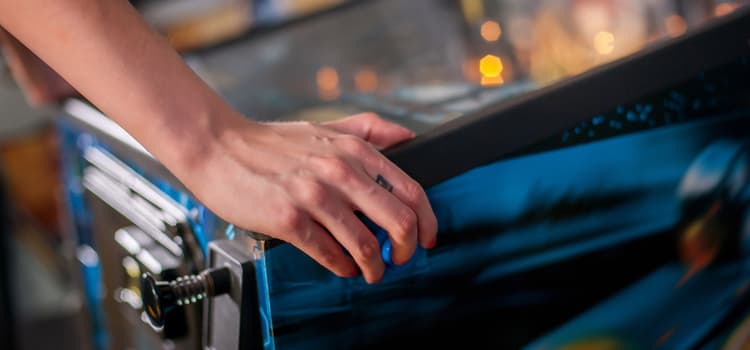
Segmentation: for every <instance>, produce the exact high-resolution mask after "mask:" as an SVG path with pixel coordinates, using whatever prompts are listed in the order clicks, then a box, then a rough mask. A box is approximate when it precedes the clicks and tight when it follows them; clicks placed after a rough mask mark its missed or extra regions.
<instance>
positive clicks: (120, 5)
mask: <svg viewBox="0 0 750 350" xmlns="http://www.w3.org/2000/svg"><path fill="white" fill-rule="evenodd" d="M0 26H1V27H3V28H5V29H6V30H7V31H8V32H9V33H11V34H12V35H13V36H14V37H15V38H17V39H18V41H19V42H21V43H23V44H24V45H25V46H26V47H28V48H29V49H30V50H31V51H32V52H33V53H34V54H36V56H38V57H39V58H40V59H41V60H43V61H44V62H46V63H47V64H48V65H49V66H50V67H52V69H54V70H55V71H56V72H57V73H59V74H60V75H61V76H62V77H63V78H64V79H65V80H66V81H67V82H69V83H70V85H72V86H73V87H75V88H76V90H77V91H78V92H79V93H81V94H82V95H83V96H85V97H86V98H87V99H88V100H89V101H91V102H92V103H93V104H95V105H96V106H97V107H98V108H99V109H101V110H102V111H103V112H104V113H105V114H107V115H108V116H109V117H111V118H112V119H113V120H114V121H116V122H117V123H118V124H120V125H121V126H122V127H123V128H124V129H125V130H127V131H128V132H129V133H130V134H131V135H133V137H135V138H136V139H137V140H138V141H139V142H140V143H141V144H142V145H143V146H144V147H145V148H146V149H148V150H149V152H150V153H151V154H152V155H154V156H155V157H156V158H157V159H158V160H159V161H160V162H161V163H163V164H164V165H165V166H166V167H167V168H168V169H169V170H170V171H171V172H172V173H173V174H174V175H175V176H176V177H177V178H178V179H179V180H180V181H182V182H183V184H184V185H185V186H186V187H187V188H188V189H190V191H191V192H192V193H193V194H194V195H195V196H196V197H197V198H198V199H199V200H200V201H201V202H202V203H203V204H205V205H206V206H207V207H208V208H209V209H211V210H212V211H213V212H214V213H216V214H217V215H219V216H220V217H222V218H223V219H225V220H226V221H228V222H231V223H234V224H235V225H237V226H239V227H242V228H245V229H248V230H251V231H256V232H261V233H264V234H267V235H270V236H272V237H275V238H278V239H281V240H284V241H287V242H289V243H291V244H293V245H295V246H296V247H298V248H299V249H301V250H302V251H304V252H305V253H306V254H308V255H309V256H310V257H312V258H313V259H315V260H316V261H317V262H318V263H320V264H321V265H323V266H325V267H326V268H328V269H329V270H331V271H332V272H333V273H334V274H336V275H338V276H342V277H354V276H357V275H358V274H359V273H361V274H362V275H363V276H364V278H365V280H366V281H367V282H368V283H375V282H377V281H379V280H380V279H381V278H382V275H383V271H384V269H385V265H384V263H383V261H382V258H381V257H380V249H379V245H378V242H377V240H376V239H375V237H374V235H373V234H372V233H371V232H370V231H369V230H368V229H367V228H366V226H365V225H364V224H363V223H362V222H361V221H360V220H359V219H358V218H357V216H356V215H355V212H357V211H359V212H362V213H363V214H365V215H366V216H367V217H369V218H370V219H372V220H373V221H374V222H376V223H377V224H378V225H379V226H381V227H383V228H384V229H385V230H386V231H388V233H389V236H390V240H391V241H392V244H393V256H392V259H393V260H394V262H395V263H404V262H406V261H408V259H409V258H410V257H411V255H412V254H413V253H414V250H415V249H416V246H417V244H419V245H421V246H422V247H424V248H428V249H429V248H432V247H434V245H435V243H436V231H437V221H436V219H435V216H434V214H433V212H432V209H431V207H430V204H429V202H428V200H427V196H426V195H425V193H424V190H423V189H422V188H421V186H420V185H419V184H418V183H417V182H415V181H414V180H413V179H411V178H410V177H409V176H408V175H407V174H405V173H404V172H403V171H401V170H400V169H399V168H398V167H396V166H395V165H394V164H393V163H391V162H390V161H389V160H388V159H387V158H385V157H384V156H383V155H382V154H381V153H380V152H379V151H378V148H385V147H388V146H391V145H393V144H396V143H400V142H403V141H405V140H408V139H410V138H413V137H414V134H413V133H412V132H411V131H409V130H407V129H405V128H403V127H401V126H398V125H396V124H393V123H390V122H387V121H384V120H383V119H380V118H379V117H377V116H376V115H374V114H370V113H365V114H361V115H356V116H352V117H349V118H344V119H342V120H338V121H335V122H331V123H327V124H312V123H305V122H296V123H257V122H252V121H250V120H249V119H247V118H245V117H244V116H242V115H241V114H240V113H238V112H237V111H235V110H233V109H232V108H231V107H230V106H229V105H228V104H227V103H226V102H225V101H224V100H222V98H221V97H219V96H218V95H217V94H216V93H215V92H214V91H213V90H212V89H211V88H209V87H208V86H207V85H206V84H205V83H204V82H203V81H202V80H201V79H200V78H199V77H198V76H197V75H196V74H194V72H193V71H192V70H191V69H190V68H189V67H188V66H187V65H186V64H185V63H184V62H183V60H182V59H181V57H180V56H179V55H178V54H177V53H176V52H175V51H174V50H173V49H172V48H171V47H170V46H169V44H168V43H167V42H166V41H165V40H163V38H161V37H160V36H159V35H158V34H156V33H154V32H153V31H152V30H151V28H149V26H148V25H147V24H146V23H145V22H144V21H143V19H142V18H141V17H140V16H139V14H138V13H137V11H135V9H133V8H132V6H131V5H130V4H129V3H127V1H124V0H23V1H18V0H0ZM258 117H262V116H258ZM379 175H380V176H382V177H384V178H385V179H387V181H388V182H389V183H390V184H392V185H393V191H392V192H389V191H387V190H385V189H384V188H382V187H381V186H379V185H377V184H376V183H375V180H374V179H375V178H376V177H377V176H379ZM342 246H343V247H344V248H345V250H346V251H348V253H349V254H346V253H345V252H344V250H342V249H341V247H342Z"/></svg>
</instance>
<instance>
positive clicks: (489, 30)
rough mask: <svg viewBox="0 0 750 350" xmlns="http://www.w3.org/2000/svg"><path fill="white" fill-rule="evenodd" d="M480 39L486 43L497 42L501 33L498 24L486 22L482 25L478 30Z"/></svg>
mask: <svg viewBox="0 0 750 350" xmlns="http://www.w3.org/2000/svg"><path fill="white" fill-rule="evenodd" d="M479 33H480V34H481V35H482V38H484V40H486V41H497V40H498V39H500V35H501V34H502V33H503V30H502V28H500V24H499V23H497V22H495V21H486V22H484V23H482V27H481V28H480V30H479Z"/></svg>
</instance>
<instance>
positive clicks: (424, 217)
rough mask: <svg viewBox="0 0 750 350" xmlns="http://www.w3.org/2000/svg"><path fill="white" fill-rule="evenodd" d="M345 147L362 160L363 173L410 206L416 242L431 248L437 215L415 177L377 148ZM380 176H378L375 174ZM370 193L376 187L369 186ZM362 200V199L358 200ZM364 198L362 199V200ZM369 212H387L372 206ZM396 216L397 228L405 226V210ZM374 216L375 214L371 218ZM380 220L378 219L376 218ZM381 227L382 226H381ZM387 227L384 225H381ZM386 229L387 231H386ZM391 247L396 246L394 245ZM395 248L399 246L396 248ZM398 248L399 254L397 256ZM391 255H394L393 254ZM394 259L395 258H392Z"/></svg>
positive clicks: (434, 240) (373, 191)
mask: <svg viewBox="0 0 750 350" xmlns="http://www.w3.org/2000/svg"><path fill="white" fill-rule="evenodd" d="M348 149H349V150H350V151H351V152H353V153H354V154H355V156H356V157H357V158H358V159H360V160H361V161H362V164H363V166H364V171H365V172H366V173H367V177H368V178H369V179H370V181H372V183H373V184H375V183H376V181H379V182H381V184H380V186H381V187H384V188H387V189H388V190H389V191H390V192H391V193H392V195H393V196H395V197H396V198H397V199H398V201H399V202H401V203H402V204H403V205H405V206H406V207H408V208H410V209H411V210H412V212H413V213H414V216H415V217H416V226H417V230H416V231H417V234H418V238H419V244H420V245H421V246H422V247H424V248H427V249H430V248H433V247H434V246H435V244H436V243H437V229H438V227H437V219H436V218H435V214H434V212H433V211H432V206H431V205H430V202H429V200H428V199H427V194H425V192H424V190H423V189H422V186H421V185H419V183H417V182H416V181H414V180H413V179H412V178H410V177H409V176H408V175H407V174H406V173H404V172H403V171H402V170H401V169H399V168H398V167H397V166H396V165H395V164H393V163H392V162H391V161H390V160H388V159H387V158H385V156H383V155H382V154H380V153H379V152H377V151H375V150H372V148H371V147H370V149H369V150H368V149H367V147H362V146H359V147H356V146H353V145H352V146H350V147H348ZM378 177H380V178H378ZM371 192H372V193H373V194H376V193H378V191H375V190H371ZM381 201H383V202H382V205H390V206H391V207H393V205H394V204H393V203H386V200H385V199H381ZM360 202H363V201H360ZM364 202H366V201H364ZM372 211H373V213H375V214H377V213H380V212H387V211H385V210H382V211H378V210H375V209H373V210H372ZM365 214H366V215H367V216H368V217H369V216H370V215H374V214H372V213H370V212H366V213H365ZM398 215H399V216H397V217H396V218H397V219H398V220H400V221H401V225H402V226H401V228H402V229H406V228H407V226H408V224H409V220H410V219H409V218H407V217H406V215H405V214H403V213H399V214H398ZM371 219H373V220H376V222H378V221H377V219H375V218H372V217H371ZM378 223H380V222H378ZM384 228H385V227H384ZM385 229H386V230H388V229H387V228H385ZM388 232H389V233H390V231H388ZM398 238H399V237H392V239H393V240H394V242H393V243H396V242H397V240H398ZM394 248H396V247H395V246H394ZM408 248H409V246H408V245H404V246H402V247H401V249H404V250H406V251H408ZM396 250H399V249H396ZM400 254H401V253H400V252H399V256H400ZM394 258H395V257H394ZM394 261H395V260H394Z"/></svg>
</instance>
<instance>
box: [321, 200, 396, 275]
mask: <svg viewBox="0 0 750 350" xmlns="http://www.w3.org/2000/svg"><path fill="white" fill-rule="evenodd" d="M335 202H337V203H339V204H343V203H344V202H341V201H335ZM332 203H333V201H332ZM315 216H316V219H317V220H318V221H319V222H320V223H321V224H322V225H323V226H325V227H326V228H327V229H328V231H330V232H331V235H332V236H333V237H335V238H336V240H337V241H339V243H341V245H342V246H343V247H344V249H346V250H347V251H348V252H349V254H350V255H351V256H352V258H354V261H355V262H356V263H357V265H358V266H359V268H360V270H361V271H362V276H363V277H364V278H365V281H367V283H377V282H379V281H380V280H381V279H382V278H383V272H385V263H383V259H382V257H381V256H380V244H379V243H378V240H377V239H376V238H375V235H374V234H373V233H372V232H370V230H369V229H368V228H367V226H365V225H364V224H363V223H362V221H360V220H359V218H357V216H356V215H354V210H353V209H352V208H351V207H349V206H344V205H341V206H336V205H333V204H332V205H329V206H326V207H322V208H320V209H319V210H317V211H316V213H315Z"/></svg>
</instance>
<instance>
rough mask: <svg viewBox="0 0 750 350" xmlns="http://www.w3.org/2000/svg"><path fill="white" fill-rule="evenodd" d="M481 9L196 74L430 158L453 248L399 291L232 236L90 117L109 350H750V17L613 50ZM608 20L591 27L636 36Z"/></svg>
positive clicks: (240, 96)
mask: <svg viewBox="0 0 750 350" xmlns="http://www.w3.org/2000/svg"><path fill="white" fill-rule="evenodd" d="M469 3H473V2H470V1H465V2H450V1H428V0H417V1H409V2H405V1H395V0H380V1H363V2H354V3H348V4H346V5H342V6H339V7H336V8H335V9H333V10H331V11H326V12H325V13H320V14H316V15H313V16H309V17H307V18H305V19H301V20H298V21H294V22H293V23H288V24H286V25H283V26H279V27H277V28H273V29H269V30H264V31H260V32H254V33H251V34H249V35H247V36H243V37H240V38H237V39H235V40H232V41H229V42H225V43H222V44H219V45H215V46H212V47H210V48H203V49H199V50H194V51H191V52H188V53H185V54H184V57H185V60H186V61H187V62H188V63H189V64H190V66H191V67H192V68H193V69H194V70H195V71H196V73H198V75H200V76H201V77H202V78H203V79H204V80H206V82H208V83H209V84H210V85H211V86H212V87H213V88H215V89H216V90H217V91H218V92H219V93H220V94H222V96H224V97H225V98H226V99H227V101H229V102H230V104H232V105H233V106H234V107H235V108H237V109H238V110H239V111H241V112H242V113H243V114H245V115H247V116H249V117H251V118H254V119H258V120H308V121H315V122H318V121H324V120H330V119H334V118H338V117H343V116H346V115H349V114H353V113H356V112H359V111H374V112H377V113H379V114H380V115H381V116H383V117H384V118H387V119H389V120H392V121H395V122H397V123H400V124H402V125H405V126H407V127H409V128H411V129H413V130H415V131H416V132H417V133H418V137H417V138H416V139H415V140H413V141H410V142H408V143H406V144H404V145H400V146H398V147H396V148H394V149H390V150H386V151H385V154H386V155H387V156H388V157H389V158H390V159H392V160H393V161H394V162H395V163H396V164H397V165H399V166H400V167H402V168H403V169H404V170H405V171H406V172H407V173H408V174H410V175H411V176H412V177H414V178H415V179H416V180H417V181H419V182H420V183H421V184H422V185H423V186H424V187H425V189H426V191H427V194H428V197H429V198H430V202H431V204H432V206H433V208H434V210H435V213H436V215H437V218H438V223H439V232H438V242H439V244H438V246H437V247H436V248H435V249H433V250H430V251H425V250H421V249H418V250H417V252H416V253H415V255H414V257H413V258H412V259H411V260H410V261H409V262H408V263H407V264H405V265H403V266H396V265H389V266H388V268H387V270H386V273H385V276H384V279H383V281H382V282H380V283H378V284H375V285H368V284H366V283H365V282H364V281H363V280H362V279H358V278H353V279H341V278H338V277H336V276H334V275H333V274H331V273H330V272H328V271H327V270H325V269H324V268H322V267H321V266H319V265H317V264H316V263H315V262H314V261H313V260H312V259H310V258H308V257H307V256H305V255H304V254H303V253H301V252H300V251H299V250H297V249H296V248H294V247H293V246H291V245H289V244H286V243H284V242H281V241H278V240H275V239H272V238H270V237H267V236H265V235H263V233H262V232H248V231H245V230H242V229H240V228H235V227H234V226H232V225H231V224H229V223H226V222H224V221H222V220H221V219H220V218H218V217H216V216H214V215H213V214H212V213H211V212H210V211H209V210H208V209H207V208H205V207H204V206H202V205H201V203H200V202H198V201H196V200H195V199H194V198H193V197H192V196H191V194H190V193H189V191H188V190H187V189H185V188H184V187H183V186H182V185H181V184H180V183H179V181H177V180H176V179H175V178H174V177H173V176H171V175H170V174H169V173H168V171H167V170H166V169H165V168H163V167H162V166H161V165H160V164H159V163H158V162H157V161H156V160H154V159H153V157H151V156H150V154H149V153H148V152H147V151H146V150H145V149H143V148H142V147H141V146H140V145H138V143H137V142H136V141H135V140H134V139H132V138H131V137H130V136H129V135H127V133H125V132H124V131H123V130H122V129H120V128H119V127H118V126H117V125H116V124H114V123H113V122H112V121H110V120H109V119H107V118H106V116H104V115H102V114H101V113H100V112H98V111H97V110H96V109H95V108H93V107H92V106H91V105H89V104H88V103H86V102H85V101H81V100H69V101H67V102H66V103H65V104H64V106H63V112H64V118H62V121H61V122H60V133H61V137H62V140H63V145H64V157H65V164H66V179H65V181H66V194H67V197H68V202H69V207H70V208H71V210H70V212H71V214H72V216H73V218H74V223H75V225H76V231H77V232H78V238H77V239H78V241H79V245H78V246H79V248H78V258H79V261H80V262H81V271H82V272H81V274H82V276H83V277H82V281H84V283H86V284H87V285H88V286H89V287H88V289H86V291H87V292H88V293H89V294H90V297H89V300H90V302H89V304H90V305H89V309H90V314H91V316H90V319H91V320H92V321H91V323H92V329H95V330H96V332H93V334H96V335H97V336H98V337H100V338H98V344H101V345H102V346H103V347H108V348H144V349H150V348H160V347H161V348H180V349H182V348H186V349H194V348H205V349H217V350H223V349H277V348H278V349H332V348H344V349H350V348H357V349H375V348H384V347H396V348H398V347H400V346H403V345H404V344H420V345H423V346H433V347H438V348H444V347H460V348H472V347H494V348H528V349H547V348H613V349H641V348H663V349H675V348H706V349H734V348H742V346H748V345H750V338H748V336H747V334H749V333H748V332H750V294H748V293H749V292H750V289H749V287H750V269H749V268H748V266H750V265H748V264H747V261H748V260H747V259H746V258H747V257H748V255H746V254H748V252H749V250H748V249H750V248H749V247H750V240H748V239H749V238H748V237H749V236H748V235H750V79H749V78H750V12H748V10H747V9H745V8H744V7H742V6H740V5H739V4H735V3H733V7H732V8H731V9H725V10H723V11H725V12H723V13H718V10H716V11H713V10H712V11H708V13H705V8H701V6H703V5H693V6H691V5H689V4H688V3H681V4H682V5H680V6H676V7H670V6H668V4H673V2H669V1H662V2H659V1H651V2H644V4H646V5H643V6H642V7H640V8H636V7H629V8H627V10H629V11H630V12H628V11H624V10H623V11H622V12H623V13H629V14H630V15H629V16H630V17H627V16H625V17H621V18H618V17H615V18H609V21H604V22H603V23H605V24H606V25H605V26H608V27H607V28H608V30H604V29H602V28H593V29H592V28H589V27H590V26H587V25H581V26H578V27H576V28H575V29H570V26H571V25H572V24H571V23H570V18H573V19H575V18H577V16H581V14H580V13H579V10H577V7H575V6H573V7H566V6H562V5H560V4H562V2H550V3H557V5H550V4H547V3H546V2H542V3H544V5H540V4H541V3H540V4H530V2H523V3H521V2H512V1H485V2H481V3H484V4H486V6H485V7H483V8H482V9H481V11H480V12H481V13H480V14H477V13H476V12H477V11H479V10H477V9H476V8H473V7H471V6H468V5H467V4H469ZM575 3H576V4H577V5H576V6H589V5H581V4H580V3H584V4H586V3H587V2H580V3H579V2H575ZM592 3H608V4H609V2H592ZM633 3H635V2H627V4H625V5H622V6H625V7H628V6H635V5H632V4H633ZM699 3H700V2H694V3H690V4H699ZM608 6H610V5H608ZM611 6H614V5H611ZM717 9H718V7H717ZM595 10H596V11H599V10H601V8H597V7H596V6H594V9H593V10H592V8H587V9H583V10H580V11H582V13H584V14H587V15H588V16H590V15H592V13H593V14H597V13H598V14H601V13H604V14H610V15H611V13H612V11H609V10H612V9H611V8H609V9H608V8H606V6H605V11H603V12H601V11H600V12H596V11H595ZM621 10H622V9H621ZM566 11H567V12H566ZM592 11H593V12H592ZM701 11H703V12H701ZM715 12H717V13H715ZM616 13H619V12H616ZM633 13H635V15H633ZM678 13H679V14H680V15H678ZM523 14H527V15H523ZM493 16H494V17H493ZM673 16H678V17H679V18H678V17H673ZM605 17H606V16H605ZM487 18H495V19H496V21H490V20H487ZM633 18H637V19H639V20H640V22H638V21H635V20H634V19H633ZM654 18H659V20H658V21H657V20H655V19H654ZM662 20H663V21H662ZM634 21H635V22H634ZM680 21H682V22H680ZM488 23H489V24H488ZM607 23H608V24H607ZM623 23H624V24H623ZM655 23H657V24H658V25H656V24H655ZM670 23H671V25H670ZM675 23H677V24H680V23H681V24H682V26H680V25H675ZM506 24H507V25H506ZM574 27H575V26H574ZM342 28H343V29H345V30H342ZM501 28H502V29H501ZM618 28H620V29H618ZM622 28H624V29H622ZM530 33H533V35H531V34H530ZM555 33H557V36H555V35H553V34H555ZM633 33H637V35H636V34H633ZM628 35H635V36H636V37H637V38H632V37H628ZM576 37H583V38H586V39H585V40H574V39H575V38H576ZM590 39H593V40H590ZM559 45H563V46H559ZM248 210H252V208H248ZM368 224H370V227H371V229H372V231H373V234H375V235H376V237H378V240H379V243H380V244H381V246H382V247H383V251H384V253H383V254H384V256H385V255H387V254H388V253H387V249H386V248H387V247H388V245H389V242H388V241H387V239H386V238H385V237H386V236H385V235H384V232H382V230H381V229H380V228H378V227H377V226H376V225H375V224H374V223H371V222H368Z"/></svg>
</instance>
